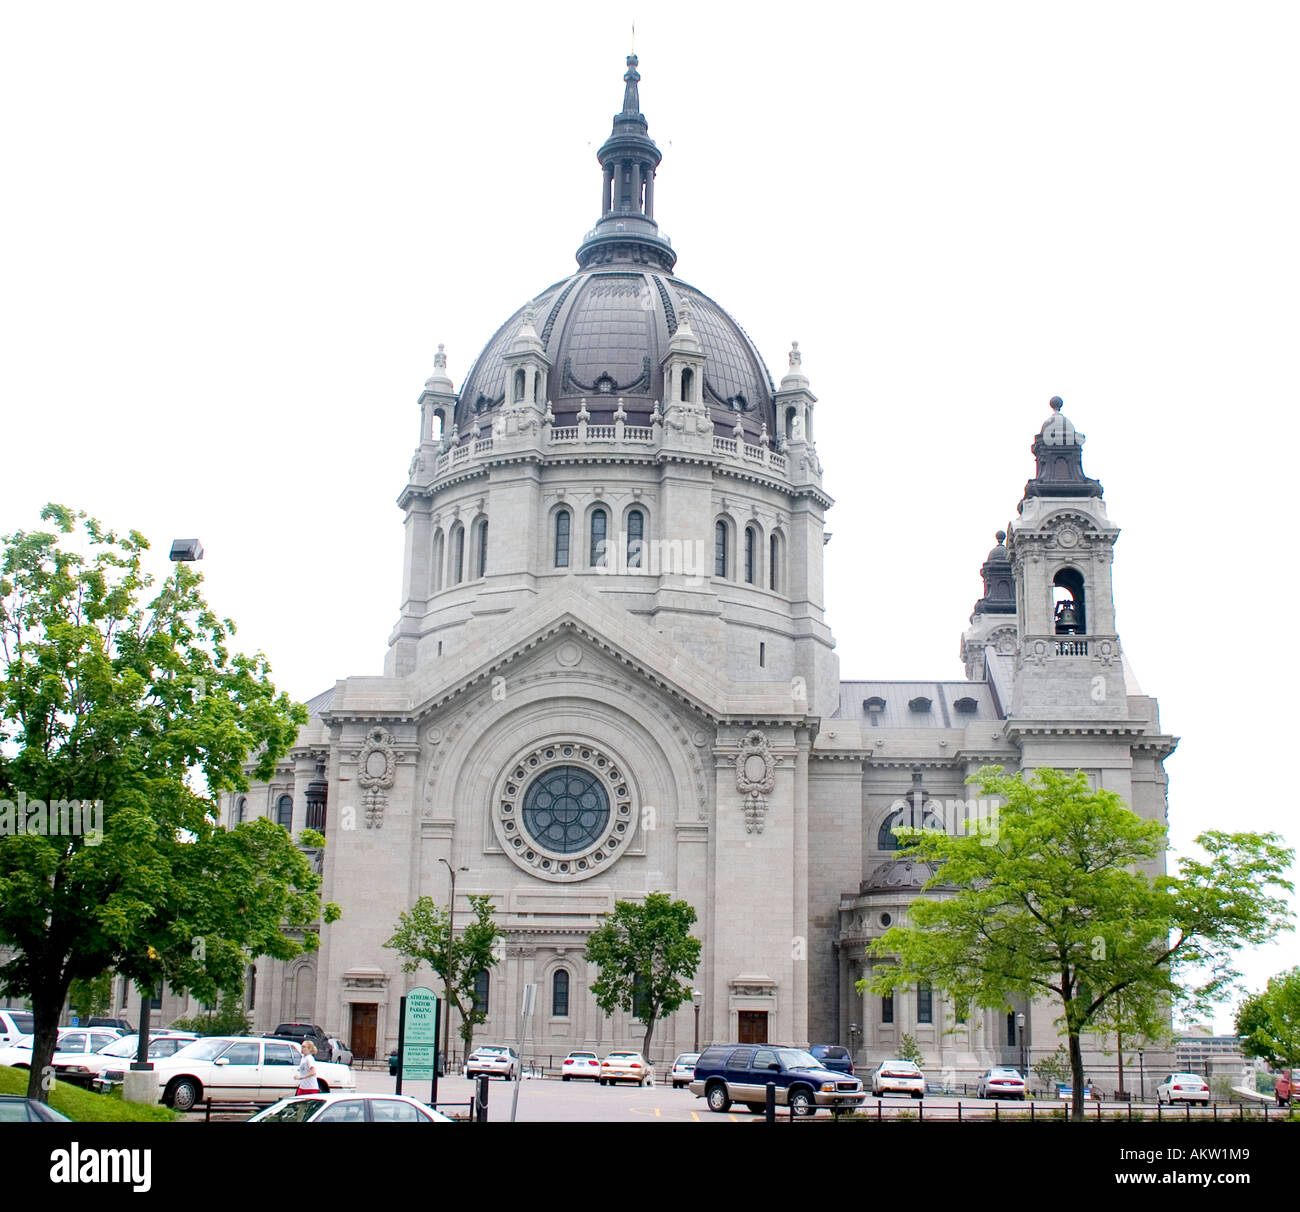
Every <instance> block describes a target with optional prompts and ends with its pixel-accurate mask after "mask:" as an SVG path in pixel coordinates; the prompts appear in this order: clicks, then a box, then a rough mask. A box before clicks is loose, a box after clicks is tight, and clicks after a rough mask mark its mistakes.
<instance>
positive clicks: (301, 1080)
mask: <svg viewBox="0 0 1300 1212" xmlns="http://www.w3.org/2000/svg"><path fill="white" fill-rule="evenodd" d="M294 1093H295V1094H319V1093H320V1082H318V1081H317V1080H316V1045H315V1044H313V1043H312V1042H311V1040H309V1039H307V1040H303V1042H302V1060H300V1061H299V1062H298V1089H297V1090H295V1091H294Z"/></svg>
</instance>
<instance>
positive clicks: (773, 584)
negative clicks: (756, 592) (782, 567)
mask: <svg viewBox="0 0 1300 1212" xmlns="http://www.w3.org/2000/svg"><path fill="white" fill-rule="evenodd" d="M779 554H780V547H779V545H778V543H777V537H776V535H773V536H772V537H771V538H770V539H768V541H767V587H768V588H769V589H770V590H771V591H772V592H773V593H777V592H779V590H780V588H781V584H780V581H779V580H778V579H777V572H776V566H777V562H778V557H779Z"/></svg>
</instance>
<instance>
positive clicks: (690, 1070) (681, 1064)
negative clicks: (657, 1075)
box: [668, 1052, 700, 1090]
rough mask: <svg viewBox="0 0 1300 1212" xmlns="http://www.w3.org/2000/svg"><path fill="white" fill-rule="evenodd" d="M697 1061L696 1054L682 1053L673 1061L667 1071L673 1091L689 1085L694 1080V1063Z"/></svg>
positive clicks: (698, 1055)
mask: <svg viewBox="0 0 1300 1212" xmlns="http://www.w3.org/2000/svg"><path fill="white" fill-rule="evenodd" d="M699 1059H700V1054H699V1053H698V1052H683V1053H682V1054H681V1056H679V1057H678V1058H677V1059H676V1060H675V1061H673V1067H672V1068H671V1069H670V1070H669V1071H668V1080H669V1081H670V1082H672V1084H673V1089H674V1090H680V1089H681V1088H682V1087H683V1086H689V1085H690V1084H691V1082H692V1081H693V1080H694V1079H695V1062H696V1061H697V1060H699Z"/></svg>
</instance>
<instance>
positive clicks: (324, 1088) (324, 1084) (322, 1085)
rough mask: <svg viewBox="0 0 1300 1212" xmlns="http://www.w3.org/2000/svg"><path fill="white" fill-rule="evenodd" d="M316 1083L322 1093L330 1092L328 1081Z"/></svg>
mask: <svg viewBox="0 0 1300 1212" xmlns="http://www.w3.org/2000/svg"><path fill="white" fill-rule="evenodd" d="M316 1084H317V1085H318V1086H319V1087H320V1092H321V1093H322V1094H328V1093H329V1092H330V1084H329V1082H317V1083H316ZM271 1105H272V1106H275V1104H274V1103H272V1104H271Z"/></svg>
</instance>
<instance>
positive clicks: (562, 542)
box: [555, 509, 570, 568]
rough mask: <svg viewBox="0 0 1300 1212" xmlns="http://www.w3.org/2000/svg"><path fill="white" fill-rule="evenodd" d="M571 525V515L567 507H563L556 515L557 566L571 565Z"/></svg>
mask: <svg viewBox="0 0 1300 1212" xmlns="http://www.w3.org/2000/svg"><path fill="white" fill-rule="evenodd" d="M569 525H570V515H569V511H568V510H567V509H561V510H560V512H559V513H557V514H556V515H555V567H556V568H568V566H569Z"/></svg>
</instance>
